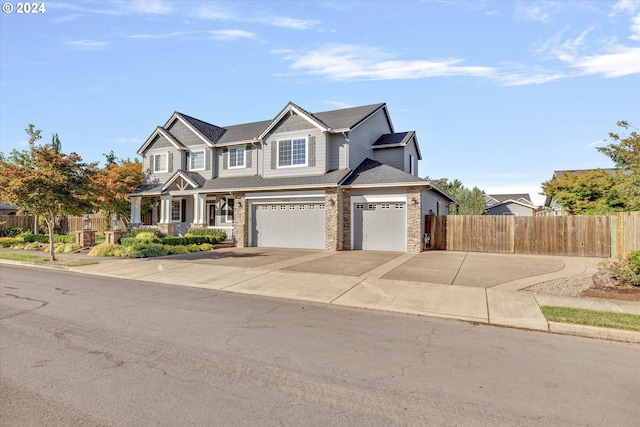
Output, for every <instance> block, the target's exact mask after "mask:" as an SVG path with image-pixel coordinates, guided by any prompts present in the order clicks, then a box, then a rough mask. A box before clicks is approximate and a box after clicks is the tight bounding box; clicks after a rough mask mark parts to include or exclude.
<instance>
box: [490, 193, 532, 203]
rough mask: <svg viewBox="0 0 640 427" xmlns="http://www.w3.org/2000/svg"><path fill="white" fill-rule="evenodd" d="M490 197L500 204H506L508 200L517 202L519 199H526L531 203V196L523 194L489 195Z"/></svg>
mask: <svg viewBox="0 0 640 427" xmlns="http://www.w3.org/2000/svg"><path fill="white" fill-rule="evenodd" d="M488 196H489V197H492V198H494V199H496V200H497V201H498V202H500V203H502V202H506V201H507V200H514V201H516V200H519V199H525V200H527V201H529V202H531V196H529V194H526V193H521V194H488Z"/></svg>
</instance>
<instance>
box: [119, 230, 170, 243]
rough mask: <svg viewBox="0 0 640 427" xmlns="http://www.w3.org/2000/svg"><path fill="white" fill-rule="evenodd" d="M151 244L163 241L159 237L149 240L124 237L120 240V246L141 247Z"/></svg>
mask: <svg viewBox="0 0 640 427" xmlns="http://www.w3.org/2000/svg"><path fill="white" fill-rule="evenodd" d="M141 235H142V233H141V234H138V236H141ZM150 243H162V240H161V239H160V238H159V237H155V236H153V237H151V238H148V239H143V238H138V237H123V238H121V239H120V244H121V245H122V246H133V245H140V244H150Z"/></svg>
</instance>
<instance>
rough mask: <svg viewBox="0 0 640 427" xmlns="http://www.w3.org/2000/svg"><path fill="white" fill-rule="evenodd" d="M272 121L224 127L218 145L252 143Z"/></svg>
mask: <svg viewBox="0 0 640 427" xmlns="http://www.w3.org/2000/svg"><path fill="white" fill-rule="evenodd" d="M271 122H272V120H263V121H261V122H253V123H244V124H240V125H233V126H225V129H226V132H225V134H224V135H223V136H222V138H220V140H219V141H218V144H225V143H229V142H238V141H252V140H254V139H255V138H257V137H258V135H260V134H261V133H262V131H264V130H265V129H266V128H267V126H269V125H270V124H271Z"/></svg>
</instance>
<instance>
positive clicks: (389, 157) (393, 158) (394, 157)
mask: <svg viewBox="0 0 640 427" xmlns="http://www.w3.org/2000/svg"><path fill="white" fill-rule="evenodd" d="M372 158H373V160H377V161H379V162H380V163H384V164H386V165H389V166H393V167H394V168H396V169H400V170H402V171H405V172H409V168H408V167H407V168H406V169H405V163H406V164H407V166H408V161H409V154H406V153H405V147H394V148H383V149H378V150H373V157H372Z"/></svg>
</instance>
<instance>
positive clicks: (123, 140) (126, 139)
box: [111, 136, 144, 144]
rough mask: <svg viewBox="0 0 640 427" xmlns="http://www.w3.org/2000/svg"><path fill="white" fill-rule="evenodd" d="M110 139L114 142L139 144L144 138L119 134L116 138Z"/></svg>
mask: <svg viewBox="0 0 640 427" xmlns="http://www.w3.org/2000/svg"><path fill="white" fill-rule="evenodd" d="M111 141H113V142H116V143H118V144H141V143H142V142H143V141H144V139H142V138H138V137H127V136H121V137H118V138H112V139H111Z"/></svg>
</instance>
